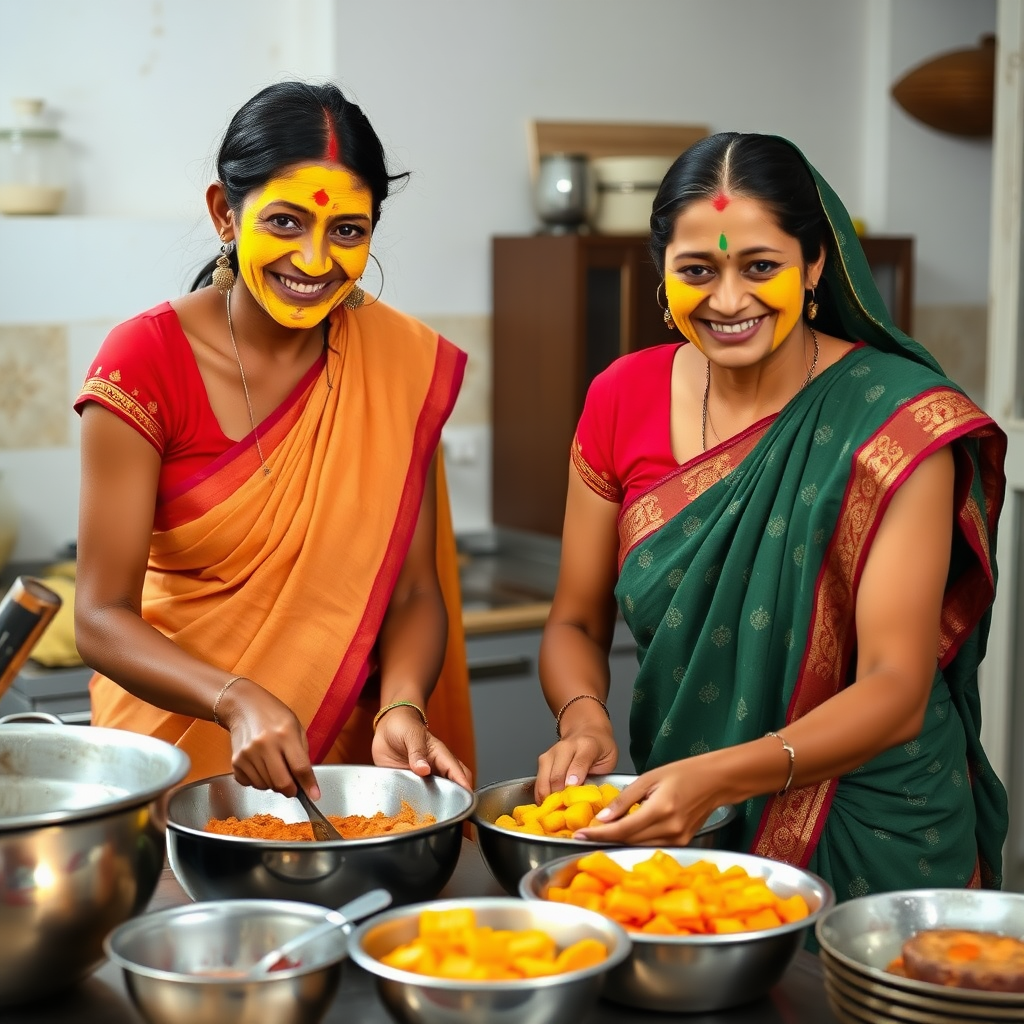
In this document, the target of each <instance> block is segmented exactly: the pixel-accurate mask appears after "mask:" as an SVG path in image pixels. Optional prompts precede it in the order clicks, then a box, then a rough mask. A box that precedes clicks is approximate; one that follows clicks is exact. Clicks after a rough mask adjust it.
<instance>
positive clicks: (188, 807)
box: [167, 764, 476, 907]
mask: <svg viewBox="0 0 1024 1024" xmlns="http://www.w3.org/2000/svg"><path fill="white" fill-rule="evenodd" d="M315 771H316V777H317V781H318V782H319V784H320V790H321V793H322V794H323V795H322V797H321V799H320V800H319V801H318V805H319V807H320V809H321V810H322V811H323V812H324V813H325V814H333V815H351V814H359V815H363V816H365V817H369V816H371V815H373V814H376V813H377V812H378V811H383V812H384V813H385V814H395V813H397V812H398V811H399V810H400V809H401V803H402V801H403V800H405V801H406V802H408V803H409V804H410V805H411V806H412V808H413V809H414V810H415V811H416V813H417V814H420V815H424V814H432V815H433V816H434V817H435V818H436V819H437V820H436V822H435V823H434V824H432V825H425V826H423V827H422V828H417V829H412V830H410V831H407V832H398V833H395V834H394V835H385V836H377V837H374V838H370V839H341V840H331V841H329V842H314V841H309V842H302V841H299V842H282V841H278V840H269V839H245V838H242V837H239V836H222V835H215V834H214V833H211V832H207V831H205V828H206V824H207V822H208V821H209V820H210V818H227V817H229V816H230V815H234V816H236V817H238V818H247V817H249V816H251V815H253V814H273V815H276V816H277V817H279V818H281V819H283V820H284V821H288V822H295V821H306V820H307V818H306V816H305V814H304V812H303V810H302V807H301V806H300V804H299V802H298V800H295V799H290V798H289V797H285V796H282V795H281V794H280V793H274V792H271V791H270V790H257V789H252V788H251V787H249V786H242V785H239V784H238V783H237V782H236V781H235V779H234V778H233V777H232V776H231V775H217V776H214V777H213V778H210V779H200V780H199V781H198V782H193V783H191V784H190V785H187V786H183V787H182V788H181V789H179V790H178V791H177V792H175V793H174V795H173V796H172V797H171V799H170V802H169V805H168V822H167V859H168V861H169V862H170V865H171V868H172V870H173V871H174V875H175V877H176V878H177V879H178V882H179V883H180V884H181V887H182V888H183V889H184V890H185V892H186V893H188V895H189V896H190V897H191V898H192V899H194V900H218V899H278V900H280V899H284V900H298V901H300V902H304V903H320V904H322V905H324V906H328V907H337V906H340V905H341V904H342V903H346V902H348V901H349V900H350V899H354V898H355V897H356V896H359V895H360V894H361V893H364V892H366V890H367V889H376V888H378V887H381V888H384V889H387V890H388V891H389V892H390V893H391V897H392V899H393V900H394V902H395V903H396V904H401V903H408V902H411V901H413V900H423V899H430V898H432V897H434V896H436V895H437V894H438V893H439V892H440V891H441V890H442V889H443V888H444V886H445V885H446V884H447V882H448V880H449V879H450V878H451V876H452V872H453V871H454V870H455V865H456V863H457V862H458V859H459V854H460V853H461V851H462V828H463V824H462V823H463V822H464V821H465V820H466V819H467V818H468V817H469V816H470V814H471V813H472V811H473V808H474V806H475V804H476V798H475V796H474V794H473V793H471V792H470V791H469V790H466V789H463V788H462V787H461V786H459V785H457V784H456V783H454V782H452V781H450V780H449V779H443V778H438V777H437V776H435V775H431V776H428V777H427V778H421V777H420V776H418V775H416V774H415V773H414V772H411V771H407V770H403V769H399V768H378V767H375V766H373V765H343V764H334V765H319V766H317V768H316V769H315Z"/></svg>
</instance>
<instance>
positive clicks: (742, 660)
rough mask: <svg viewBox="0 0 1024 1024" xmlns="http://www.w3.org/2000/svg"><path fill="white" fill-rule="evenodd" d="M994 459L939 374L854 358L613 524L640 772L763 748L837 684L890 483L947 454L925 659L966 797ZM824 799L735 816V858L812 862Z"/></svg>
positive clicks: (991, 431)
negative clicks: (958, 738) (947, 524)
mask: <svg viewBox="0 0 1024 1024" xmlns="http://www.w3.org/2000/svg"><path fill="white" fill-rule="evenodd" d="M1005 443H1006V439H1005V435H1004V434H1003V433H1002V432H1001V431H1000V430H999V428H998V427H997V426H996V425H995V424H994V423H993V421H992V420H991V419H990V418H989V417H988V416H986V415H985V414H984V413H983V412H982V411H981V410H980V409H978V407H977V406H976V405H975V404H974V403H973V402H971V401H970V399H968V398H967V397H966V396H965V395H964V394H962V393H961V392H960V391H959V390H958V389H956V388H955V386H952V385H951V384H950V382H949V381H948V379H947V378H945V377H944V376H942V375H941V374H939V373H937V372H934V371H933V370H931V369H929V368H926V367H924V366H921V365H920V364H917V363H914V362H912V361H911V360H908V359H905V358H902V357H900V356H897V355H893V354H890V353H885V352H881V351H879V350H877V349H874V348H870V347H867V346H859V347H854V348H853V349H852V350H851V351H850V352H849V353H847V355H846V356H845V357H844V358H843V359H841V360H840V361H839V362H837V363H836V364H834V365H833V366H831V367H829V368H828V369H827V370H826V371H825V372H824V373H823V374H822V375H821V376H820V377H819V378H818V379H817V380H815V381H814V382H813V383H812V384H811V385H810V386H809V387H808V388H806V389H805V390H804V391H802V392H801V393H800V394H799V395H797V396H796V397H795V398H794V399H793V400H792V401H791V402H790V403H789V404H788V405H787V406H786V407H785V408H784V409H783V410H782V411H781V412H780V413H779V414H778V415H777V416H776V417H774V418H772V419H770V420H768V421H763V422H761V423H759V424H755V425H754V427H752V428H751V429H750V430H749V431H747V432H746V434H744V435H740V436H739V437H737V438H735V439H733V440H732V441H730V442H728V443H727V444H725V445H721V446H719V447H718V448H715V449H713V450H712V451H710V452H708V453H707V454H706V455H705V456H703V457H702V458H700V459H697V460H694V461H692V462H691V463H689V464H687V465H685V466H682V467H681V468H680V469H679V471H678V472H677V473H674V474H672V475H671V476H670V477H668V478H666V479H664V480H662V481H661V482H660V483H659V484H657V485H656V486H655V487H654V488H652V489H651V491H649V492H648V493H647V494H645V495H643V496H642V497H641V498H640V499H639V500H638V501H636V502H634V503H633V504H632V505H631V506H630V507H629V508H626V509H624V510H623V512H622V515H621V516H620V551H621V563H622V565H621V572H620V579H619V584H618V587H617V590H616V594H617V597H618V600H619V604H620V606H621V608H622V609H623V614H624V616H625V617H626V620H627V622H628V623H629V625H630V627H631V629H632V631H633V634H634V636H635V637H636V638H637V642H638V654H639V658H640V669H639V673H638V676H637V680H636V686H635V690H634V703H633V711H632V716H631V729H630V732H631V736H632V737H633V742H632V747H631V753H632V756H633V760H634V763H635V764H636V767H637V770H638V771H645V770H648V769H650V768H653V767H656V766H658V765H661V764H665V763H667V762H669V761H673V760H678V759H679V758H682V757H687V756H691V755H694V754H698V753H701V752H704V751H707V750H710V749H716V748H720V747H724V746H729V745H733V744H736V743H742V742H745V741H749V740H752V739H755V738H758V737H760V736H762V735H763V734H764V733H765V732H767V731H768V730H769V729H778V728H780V727H781V726H782V725H784V724H785V723H786V722H790V721H793V720H794V719H796V718H799V717H801V716H802V715H804V714H806V713H807V712H808V711H810V710H811V709H812V708H814V707H817V706H818V705H819V704H821V703H822V702H824V701H825V700H827V699H828V698H829V697H831V696H832V695H834V694H835V693H837V692H838V691H839V690H840V689H841V688H842V687H844V686H845V685H847V683H848V682H849V680H850V679H851V678H852V672H853V670H854V668H855V666H854V660H855V630H854V606H855V600H856V594H857V588H858V584H859V581H860V577H861V573H862V571H863V568H864V564H865V561H866V558H867V555H868V552H869V550H870V546H871V542H872V539H873V538H874V536H875V533H876V531H877V530H878V527H879V524H880V523H881V520H882V517H883V515H884V513H885V510H886V508H887V507H888V505H889V503H890V501H891V500H892V498H893V495H894V494H895V493H896V492H897V490H898V488H899V487H900V485H901V484H902V483H903V482H904V481H905V480H906V479H907V478H908V477H909V475H910V474H911V473H912V472H913V470H914V469H915V468H916V467H917V466H918V465H919V464H920V463H921V462H922V461H923V460H924V459H925V458H927V457H928V456H929V455H931V454H932V453H933V452H935V451H937V450H938V449H939V448H941V447H943V446H945V445H950V446H952V449H953V452H954V461H955V466H956V485H955V523H956V528H955V531H954V543H953V551H952V560H951V567H950V573H949V581H948V584H947V590H946V594H945V598H944V601H943V607H942V628H941V640H940V646H939V650H938V651H937V652H936V660H937V664H938V666H939V674H940V675H941V676H942V677H943V680H944V684H945V685H948V687H949V692H950V695H951V699H952V701H953V704H954V705H955V706H956V709H957V712H958V714H959V716H960V718H961V719H963V720H964V731H965V733H966V735H967V743H968V759H969V761H970V763H971V767H972V772H971V776H972V782H973V783H974V784H975V785H978V784H979V776H984V775H985V774H986V773H985V770H984V769H985V767H986V765H987V762H985V761H984V753H983V752H982V750H981V746H980V740H979V736H978V733H979V729H980V716H979V715H978V712H977V679H976V672H977V665H978V662H979V661H980V657H981V654H982V653H983V651H984V640H985V636H986V634H987V627H988V615H989V609H990V607H991V602H992V598H993V593H994V587H995V573H994V568H993V563H992V557H991V556H992V543H993V535H994V529H995V524H996V520H997V517H998V513H999V509H1000V506H1001V504H1002V500H1003V488H1004V479H1003V476H1002V473H1001V470H1000V467H1001V465H1002V457H1003V453H1004V451H1005ZM974 768H977V769H978V770H977V771H974V770H973V769H974ZM988 776H989V778H990V779H991V778H992V773H991V770H990V769H989V771H988ZM838 784H839V780H832V781H831V782H828V783H823V784H821V785H820V786H813V787H807V788H804V789H798V790H793V791H791V792H790V793H789V794H787V795H786V796H785V797H781V798H779V797H772V798H761V799H760V800H755V801H750V802H748V805H747V806H746V807H745V808H743V809H742V810H743V818H744V823H743V839H742V841H743V845H744V846H745V847H746V848H749V849H751V850H753V851H754V852H757V853H760V854H763V855H766V856H770V857H773V858H775V859H779V860H785V861H788V862H790V863H794V864H800V865H807V864H808V862H809V861H810V859H811V857H812V855H813V853H814V851H815V847H816V845H817V843H818V841H819V839H820V837H821V834H822V829H823V827H824V823H825V821H826V819H827V817H828V814H829V811H830V807H831V804H832V800H833V797H834V795H835V792H836V787H837V786H838ZM982 802H984V801H982ZM995 802H996V803H998V800H996V801H995ZM979 832H980V830H979ZM984 852H985V853H991V851H984Z"/></svg>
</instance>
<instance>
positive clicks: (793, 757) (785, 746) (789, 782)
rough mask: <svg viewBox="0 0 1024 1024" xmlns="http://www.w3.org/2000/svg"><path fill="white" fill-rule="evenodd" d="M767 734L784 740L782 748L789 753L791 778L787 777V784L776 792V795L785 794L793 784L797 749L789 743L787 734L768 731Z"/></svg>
mask: <svg viewBox="0 0 1024 1024" xmlns="http://www.w3.org/2000/svg"><path fill="white" fill-rule="evenodd" d="M765 736H774V737H775V738H776V739H777V740H781V741H782V748H783V750H785V751H786V753H787V754H789V778H788V779H786V784H785V785H784V786H783V787H782V789H780V790H779V791H778V793H776V794H775V795H776V796H785V795H786V794H787V793H788V792H789V787H790V786H792V785H793V768H794V766H795V765H796V751H795V750H794V749H793V748H792V747H791V746H790V745H789V742H788V741H787V739H786V737H785V736H780V735H779V734H778V733H777V732H766V733H765Z"/></svg>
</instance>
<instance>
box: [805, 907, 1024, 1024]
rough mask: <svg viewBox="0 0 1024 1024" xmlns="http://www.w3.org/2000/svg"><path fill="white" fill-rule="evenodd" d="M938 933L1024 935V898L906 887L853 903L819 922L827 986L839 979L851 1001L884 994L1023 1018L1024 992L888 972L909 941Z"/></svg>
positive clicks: (917, 1004)
mask: <svg viewBox="0 0 1024 1024" xmlns="http://www.w3.org/2000/svg"><path fill="white" fill-rule="evenodd" d="M931 928H964V929H968V930H970V931H986V932H997V933H999V934H1000V935H1011V936H1013V937H1015V938H1024V893H1015V892H999V891H996V890H992V889H899V890H895V891H893V892H882V893H875V894H873V895H871V896H860V897H857V898H856V899H852V900H847V901H846V902H844V903H840V904H838V905H837V906H835V907H833V908H832V909H831V910H829V911H828V913H826V914H823V915H822V916H821V917H820V918H819V919H818V922H817V924H816V925H815V929H814V931H815V936H816V937H817V939H818V942H819V943H820V944H821V950H822V955H821V960H822V966H823V968H824V971H825V978H826V982H828V981H829V980H830V979H833V978H836V977H838V978H839V983H840V984H846V985H848V986H851V987H852V988H853V989H854V990H855V991H854V993H853V996H852V998H855V999H858V1000H863V998H864V996H868V997H877V998H880V999H882V1000H883V1001H884V1002H887V1003H888V1004H890V1005H893V1006H903V1005H910V1006H911V1008H921V1007H929V1008H934V1006H933V1004H934V1003H935V1001H936V1000H938V1001H941V1002H942V1003H944V1004H945V1006H946V1011H945V1012H946V1013H948V1014H950V1015H951V1016H952V1015H955V1014H956V1013H957V1012H959V1011H960V1010H962V1011H963V1012H964V1013H965V1014H966V1013H967V1012H969V1004H984V1005H986V1006H991V1007H994V1008H995V1009H994V1011H993V1012H991V1013H990V1014H989V1017H990V1019H992V1020H995V1019H996V1017H997V1016H998V1017H1000V1018H1002V1017H1003V1014H1004V1013H1005V1012H1007V1011H1009V1012H1016V1013H1019V1017H1018V1019H1020V1020H1024V992H988V991H983V990H980V989H965V988H954V987H952V986H948V985H935V984H932V983H931V982H927V981H917V980H916V979H913V978H904V977H902V976H900V975H896V974H892V973H891V972H890V971H889V970H887V968H888V966H889V964H890V963H892V961H893V960H895V959H896V958H897V957H898V956H899V955H900V953H901V952H902V949H903V943H904V942H906V941H907V939H909V938H911V937H912V936H913V935H916V934H917V933H918V932H919V931H924V930H925V929H931Z"/></svg>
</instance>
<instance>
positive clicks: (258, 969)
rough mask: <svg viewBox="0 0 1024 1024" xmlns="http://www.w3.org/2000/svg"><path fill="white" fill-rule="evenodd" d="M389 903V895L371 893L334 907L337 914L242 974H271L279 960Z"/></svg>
mask: <svg viewBox="0 0 1024 1024" xmlns="http://www.w3.org/2000/svg"><path fill="white" fill-rule="evenodd" d="M390 903H391V893H389V892H388V891H387V889H371V890H370V891H369V892H364V893H363V895H362V896H357V897H356V898H355V899H354V900H352V901H351V902H349V903H345V904H343V905H342V906H340V907H338V909H337V910H329V911H328V912H327V916H326V917H325V918H324V920H323V921H321V922H320V923H319V924H315V925H314V926H313V927H312V928H307V929H306V930H305V931H304V932H300V933H299V934H298V935H296V936H295V937H294V938H292V939H289V940H288V941H287V942H283V943H281V945H280V946H278V947H277V949H272V950H271V951H270V952H269V953H267V955H266V956H261V957H260V958H259V960H257V961H256V963H254V964H253V965H252V967H250V968H249V969H248V970H247V971H246V974H247V975H248V976H249V977H252V976H253V975H258V974H265V973H267V972H268V971H272V970H273V969H274V967H275V966H276V965H277V964H279V963H281V961H282V960H284V961H287V959H288V957H289V956H290V955H291V954H292V953H294V952H295V951H296V950H297V949H299V948H301V947H302V946H304V945H305V944H306V943H307V942H311V941H312V940H313V939H318V938H320V936H322V935H326V934H327V933H328V932H331V931H333V930H334V929H335V928H343V927H344V926H345V925H347V924H349V923H350V922H352V921H358V920H359V919H360V918H361V917H369V916H370V914H376V913H377V911H379V910H383V909H384V908H385V907H387V906H388V905H389V904H390ZM294 966H297V965H295V964H290V963H287V962H286V963H284V964H283V965H282V966H281V967H280V968H279V970H284V969H287V968H288V967H294Z"/></svg>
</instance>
